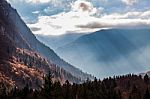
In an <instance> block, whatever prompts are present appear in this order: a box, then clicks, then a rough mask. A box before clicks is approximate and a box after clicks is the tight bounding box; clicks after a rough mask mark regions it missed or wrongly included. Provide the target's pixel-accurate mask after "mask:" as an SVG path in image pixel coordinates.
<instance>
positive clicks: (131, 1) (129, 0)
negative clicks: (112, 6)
mask: <svg viewBox="0 0 150 99" xmlns="http://www.w3.org/2000/svg"><path fill="white" fill-rule="evenodd" d="M122 2H123V3H125V4H126V5H133V4H135V3H137V2H138V0H122Z"/></svg>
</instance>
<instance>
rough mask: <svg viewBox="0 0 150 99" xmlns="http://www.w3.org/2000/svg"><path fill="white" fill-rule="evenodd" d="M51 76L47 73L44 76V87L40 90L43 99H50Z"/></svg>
mask: <svg viewBox="0 0 150 99" xmlns="http://www.w3.org/2000/svg"><path fill="white" fill-rule="evenodd" d="M52 84H53V83H52V74H51V72H50V71H49V73H48V74H47V75H46V77H45V79H44V85H43V86H44V87H43V89H42V94H43V98H44V99H52Z"/></svg>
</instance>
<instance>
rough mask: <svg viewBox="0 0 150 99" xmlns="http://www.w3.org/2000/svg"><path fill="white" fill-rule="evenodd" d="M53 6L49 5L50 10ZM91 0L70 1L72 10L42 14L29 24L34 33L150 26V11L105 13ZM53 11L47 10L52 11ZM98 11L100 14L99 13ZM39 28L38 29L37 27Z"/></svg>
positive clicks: (53, 33)
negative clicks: (88, 0)
mask: <svg viewBox="0 0 150 99" xmlns="http://www.w3.org/2000/svg"><path fill="white" fill-rule="evenodd" d="M50 9H51V7H49V10H50ZM103 11H105V9H104V8H102V7H99V8H96V7H95V6H94V5H93V4H92V3H91V2H87V1H84V0H77V1H75V2H72V3H70V11H67V12H65V11H63V12H61V13H58V14H54V15H41V16H39V17H38V19H37V22H36V23H32V24H28V26H29V27H30V28H31V30H32V31H33V33H34V34H43V35H60V34H65V33H69V32H74V33H89V32H94V31H97V30H100V29H104V28H105V29H106V28H149V27H150V11H149V10H145V11H131V12H126V13H125V12H122V13H119V12H118V13H117V12H115V13H113V12H112V13H110V14H107V13H104V12H103ZM50 12H51V11H47V13H50ZM97 13H98V14H97ZM36 28H37V29H36Z"/></svg>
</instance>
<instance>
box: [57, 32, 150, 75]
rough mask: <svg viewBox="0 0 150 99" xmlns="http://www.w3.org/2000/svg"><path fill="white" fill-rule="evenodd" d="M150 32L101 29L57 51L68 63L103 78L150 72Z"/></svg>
mask: <svg viewBox="0 0 150 99" xmlns="http://www.w3.org/2000/svg"><path fill="white" fill-rule="evenodd" d="M149 32H150V29H107V30H100V31H96V32H94V33H91V34H87V35H83V36H82V37H80V38H78V39H77V40H75V41H74V42H72V43H70V44H67V45H65V46H62V47H60V48H58V49H57V50H56V52H57V54H58V55H59V56H60V57H62V58H63V59H64V60H65V61H68V62H69V63H72V64H73V65H76V66H80V67H78V68H80V69H82V70H84V71H86V72H89V73H91V74H93V73H95V74H96V75H98V77H99V76H100V77H102V78H103V77H107V76H110V75H112V76H113V75H118V74H126V73H131V72H134V73H136V72H141V71H145V70H147V69H149V68H148V64H149V63H148V62H149V61H148V60H150V57H149V56H148V55H147V53H148V52H149V51H150V50H149V45H150V40H149V37H150V34H149ZM73 59H77V60H73ZM80 60H82V64H81V61H80ZM131 60H132V61H131ZM129 68H130V69H129ZM95 71H96V72H95Z"/></svg>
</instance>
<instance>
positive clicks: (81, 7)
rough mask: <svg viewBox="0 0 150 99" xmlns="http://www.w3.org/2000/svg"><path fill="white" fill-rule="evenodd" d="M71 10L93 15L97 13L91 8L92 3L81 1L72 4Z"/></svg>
mask: <svg viewBox="0 0 150 99" xmlns="http://www.w3.org/2000/svg"><path fill="white" fill-rule="evenodd" d="M72 10H73V11H75V12H81V13H88V14H95V13H96V12H97V9H96V8H94V7H93V5H92V3H90V2H87V1H83V0H77V1H75V2H74V3H73V4H72Z"/></svg>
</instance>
